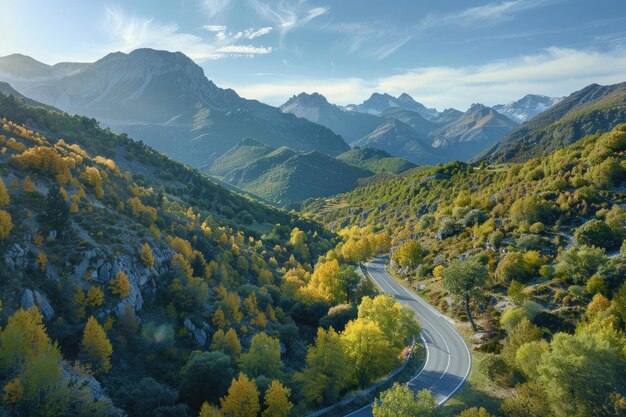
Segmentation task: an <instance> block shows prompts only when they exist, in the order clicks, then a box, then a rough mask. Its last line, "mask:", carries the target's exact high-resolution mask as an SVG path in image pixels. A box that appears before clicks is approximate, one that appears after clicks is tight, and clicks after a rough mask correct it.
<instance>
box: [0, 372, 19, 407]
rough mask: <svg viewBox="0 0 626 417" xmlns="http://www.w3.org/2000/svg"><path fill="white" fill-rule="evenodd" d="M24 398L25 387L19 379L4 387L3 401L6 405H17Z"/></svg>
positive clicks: (14, 379)
mask: <svg viewBox="0 0 626 417" xmlns="http://www.w3.org/2000/svg"><path fill="white" fill-rule="evenodd" d="M23 397H24V385H23V384H22V380H21V379H19V378H13V379H12V380H10V381H9V382H8V383H7V384H6V385H5V386H4V394H3V395H2V400H3V401H4V402H5V403H6V404H17V403H18V402H20V400H21V399H22V398H23Z"/></svg>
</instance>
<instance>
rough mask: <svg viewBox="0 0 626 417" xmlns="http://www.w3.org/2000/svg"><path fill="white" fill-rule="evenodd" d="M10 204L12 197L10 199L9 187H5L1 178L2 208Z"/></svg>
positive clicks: (0, 199) (0, 195)
mask: <svg viewBox="0 0 626 417" xmlns="http://www.w3.org/2000/svg"><path fill="white" fill-rule="evenodd" d="M10 202H11V197H9V192H8V191H7V187H6V186H5V185H4V181H2V178H0V206H6V205H7V204H9V203H10Z"/></svg>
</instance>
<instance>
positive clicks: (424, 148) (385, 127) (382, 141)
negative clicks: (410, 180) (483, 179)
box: [352, 119, 446, 165]
mask: <svg viewBox="0 0 626 417" xmlns="http://www.w3.org/2000/svg"><path fill="white" fill-rule="evenodd" d="M352 144H353V145H354V146H359V147H361V148H368V147H370V148H376V149H382V150H384V151H385V152H388V153H390V154H391V155H395V156H401V157H403V158H405V159H408V160H409V161H411V162H413V163H415V164H420V165H434V164H438V163H441V162H444V161H445V160H446V157H445V156H444V155H443V154H441V153H439V151H438V150H436V149H434V148H433V147H432V146H431V145H430V144H429V143H427V142H426V141H425V140H424V139H422V138H421V137H420V136H419V135H418V134H417V133H416V132H415V130H413V128H411V126H409V125H407V124H406V123H403V122H401V121H399V120H396V119H393V120H388V121H386V122H385V123H383V124H381V125H380V126H378V127H377V128H376V129H375V130H374V131H372V132H371V133H370V134H368V135H367V136H364V137H363V138H361V139H359V140H357V141H356V142H353V143H352Z"/></svg>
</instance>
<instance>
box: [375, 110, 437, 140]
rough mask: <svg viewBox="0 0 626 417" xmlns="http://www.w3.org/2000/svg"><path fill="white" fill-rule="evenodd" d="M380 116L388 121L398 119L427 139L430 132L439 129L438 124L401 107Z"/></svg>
mask: <svg viewBox="0 0 626 417" xmlns="http://www.w3.org/2000/svg"><path fill="white" fill-rule="evenodd" d="M380 115H381V117H384V118H386V119H396V120H399V121H401V122H402V123H405V124H407V125H409V126H411V127H412V128H413V130H414V131H415V133H417V134H418V135H419V136H420V137H423V138H425V137H427V136H428V135H429V134H430V132H432V131H433V130H435V129H437V128H438V127H439V124H438V123H435V122H431V121H430V120H428V119H425V118H424V117H423V116H422V115H420V114H419V113H418V112H416V111H413V110H407V109H403V108H401V107H394V108H392V109H388V110H385V111H384V112H382V113H381V114H380Z"/></svg>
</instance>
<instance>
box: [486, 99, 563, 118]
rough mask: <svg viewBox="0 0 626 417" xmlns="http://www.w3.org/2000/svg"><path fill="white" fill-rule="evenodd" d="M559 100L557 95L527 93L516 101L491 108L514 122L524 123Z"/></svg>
mask: <svg viewBox="0 0 626 417" xmlns="http://www.w3.org/2000/svg"><path fill="white" fill-rule="evenodd" d="M561 100H562V98H558V97H548V96H542V95H538V94H528V95H526V96H524V97H523V98H521V99H519V100H517V101H513V102H511V103H508V104H498V105H496V106H493V109H494V110H495V111H497V112H498V113H500V114H503V115H505V116H506V117H508V118H509V119H511V120H513V121H514V122H517V123H524V122H527V121H528V120H530V119H532V118H533V117H535V116H537V115H538V114H539V113H542V112H544V111H546V110H548V109H549V108H550V107H552V106H554V105H555V104H557V103H558V102H559V101H561Z"/></svg>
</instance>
